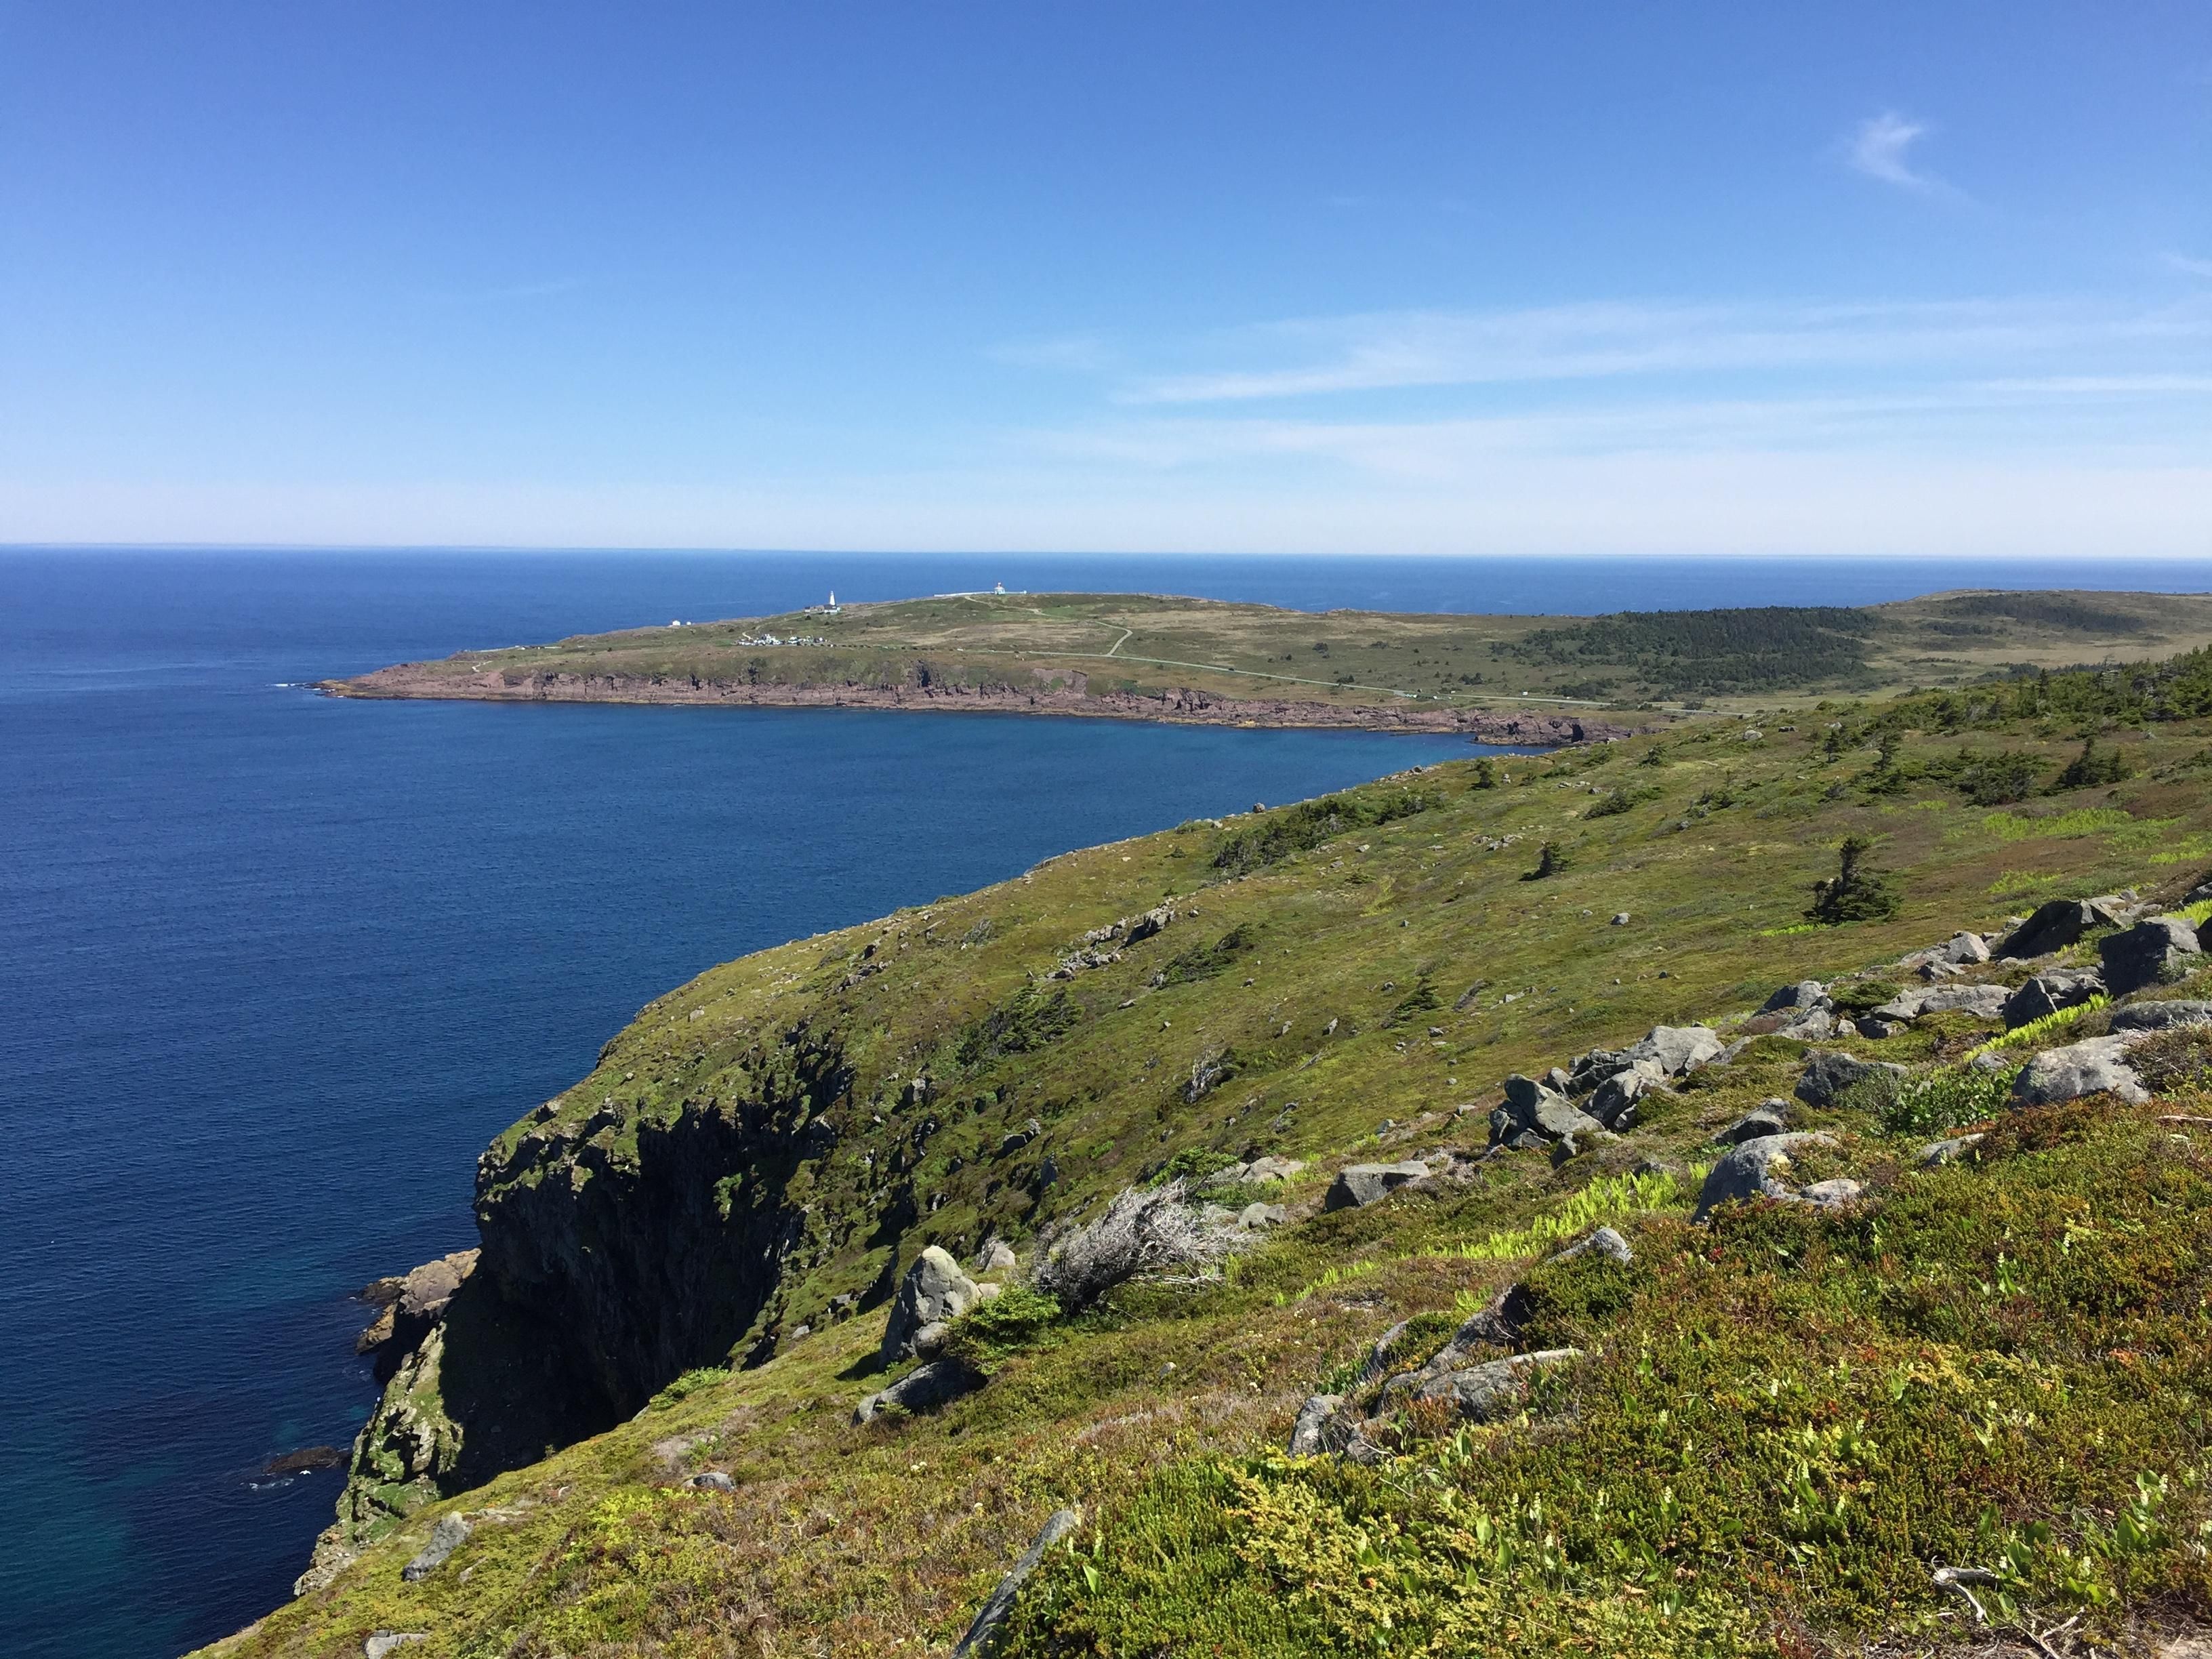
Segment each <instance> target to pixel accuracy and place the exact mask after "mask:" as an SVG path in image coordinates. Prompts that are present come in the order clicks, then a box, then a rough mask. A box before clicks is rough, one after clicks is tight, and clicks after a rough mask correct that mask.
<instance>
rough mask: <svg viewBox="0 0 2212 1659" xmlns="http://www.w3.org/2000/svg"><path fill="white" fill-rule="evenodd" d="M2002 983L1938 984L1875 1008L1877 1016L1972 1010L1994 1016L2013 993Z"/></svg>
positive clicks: (1914, 1016)
mask: <svg viewBox="0 0 2212 1659" xmlns="http://www.w3.org/2000/svg"><path fill="white" fill-rule="evenodd" d="M2011 996H2012V993H2011V992H2010V991H2008V990H2007V989H2006V988H2005V987H2003V986H2002V985H1938V986H1934V987H1930V988H1929V989H1928V990H1925V991H1906V992H1904V993H1903V994H1899V995H1898V996H1894V997H1892V998H1891V999H1890V1000H1888V1001H1887V1002H1885V1003H1883V1004H1882V1005H1881V1007H1879V1008H1877V1009H1875V1011H1874V1013H1875V1018H1877V1019H1890V1020H1907V1019H1918V1018H1921V1017H1922V1016H1923V1015H1924V1014H1972V1015H1973V1016H1974V1017H1975V1018H1977V1019H1995V1018H1997V1016H1998V1015H2000V1014H2002V1012H2004V1007H2005V1003H2006V1001H2007V1000H2008V999H2009V998H2010V997H2011Z"/></svg>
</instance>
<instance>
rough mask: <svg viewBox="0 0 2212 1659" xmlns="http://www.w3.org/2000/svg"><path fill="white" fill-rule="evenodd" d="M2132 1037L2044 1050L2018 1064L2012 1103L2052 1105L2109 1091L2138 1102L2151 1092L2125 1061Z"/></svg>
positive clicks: (2105, 1038)
mask: <svg viewBox="0 0 2212 1659" xmlns="http://www.w3.org/2000/svg"><path fill="white" fill-rule="evenodd" d="M2133 1040H2134V1039H2133V1038H2132V1037H2131V1036H2130V1035H2129V1034H2127V1033H2125V1032H2118V1033H2115V1034H2114V1035H2112V1036H2100V1037H2089V1038H2087V1039H2086V1040H2085V1041H2083V1042H2070V1043H2069V1044H2067V1045H2066V1047H2064V1048H2047V1049H2045V1051H2044V1052H2043V1053H2041V1054H2038V1055H2036V1057H2035V1058H2034V1059H2033V1060H2029V1061H2028V1062H2027V1065H2026V1066H2023V1067H2021V1073H2020V1075H2019V1076H2018V1077H2017V1078H2015V1079H2014V1080H2013V1085H2012V1100H2013V1104H2014V1105H2015V1106H2052V1105H2057V1103H2060V1102H2061V1101H2068V1100H2078V1099H2080V1098H2081V1097H2082V1096H2083V1095H2093V1094H2106V1093H2109V1094H2115V1095H2118V1097H2120V1098H2121V1099H2122V1100H2124V1101H2127V1102H2128V1103H2130V1104H2132V1105H2138V1106H2139V1105H2141V1104H2142V1103H2143V1102H2145V1101H2147V1100H2148V1099H2149V1098H2150V1091H2149V1090H2148V1089H2146V1088H2144V1087H2143V1083H2142V1079H2141V1078H2139V1077H2137V1076H2136V1073H2135V1070H2134V1068H2133V1067H2132V1066H2130V1065H2129V1064H2128V1060H2127V1054H2128V1046H2129V1044H2130V1042H2132V1041H2133Z"/></svg>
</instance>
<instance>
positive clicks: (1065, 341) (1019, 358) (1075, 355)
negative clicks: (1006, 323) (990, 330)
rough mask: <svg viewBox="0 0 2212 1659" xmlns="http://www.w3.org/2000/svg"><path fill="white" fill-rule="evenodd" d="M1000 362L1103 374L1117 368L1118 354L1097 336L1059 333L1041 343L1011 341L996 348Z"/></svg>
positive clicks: (993, 354)
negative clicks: (1115, 365) (1115, 364)
mask: <svg viewBox="0 0 2212 1659" xmlns="http://www.w3.org/2000/svg"><path fill="white" fill-rule="evenodd" d="M989 356H991V358H992V360H993V361H994V362H1001V363H1008V364H1011V365H1012V366H1013V367H1014V368H1042V369H1050V370H1054V371H1057V372H1060V373H1066V374H1104V373H1106V372H1107V371H1108V370H1109V369H1110V368H1112V367H1113V364H1114V354H1113V353H1112V352H1111V351H1110V350H1109V349H1107V346H1106V344H1105V343H1104V342H1103V341H1102V340H1100V339H1099V338H1098V337H1097V336H1096V335H1093V334H1056V335H1053V336H1051V337H1048V338H1045V339H1041V340H1008V341H1006V342H1004V343H1000V344H999V345H995V346H993V347H992V348H991V349H990V352H989Z"/></svg>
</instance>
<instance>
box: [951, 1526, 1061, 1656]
mask: <svg viewBox="0 0 2212 1659" xmlns="http://www.w3.org/2000/svg"><path fill="white" fill-rule="evenodd" d="M1082 1524H1083V1511H1082V1510H1073V1509H1068V1510H1054V1511H1053V1512H1052V1516H1051V1517H1050V1518H1049V1519H1048V1520H1047V1521H1046V1522H1045V1523H1044V1529H1043V1530H1042V1532H1040V1533H1038V1534H1037V1535H1036V1542H1035V1543H1033V1544H1031V1545H1030V1547H1029V1548H1028V1549H1026V1550H1025V1551H1024V1552H1023V1553H1022V1557H1021V1559H1019V1560H1018V1561H1016V1562H1015V1563H1014V1565H1013V1567H1012V1570H1011V1571H1008V1573H1007V1574H1006V1577H1004V1578H1001V1579H1000V1581H999V1585H998V1588H997V1589H994V1590H993V1591H992V1592H991V1594H990V1595H989V1596H988V1597H987V1598H986V1600H985V1601H984V1602H983V1605H982V1606H981V1607H980V1608H978V1609H977V1610H976V1613H975V1622H974V1623H973V1624H971V1625H969V1626H968V1633H967V1634H966V1635H965V1636H963V1637H962V1638H960V1645H959V1646H957V1647H956V1648H954V1649H953V1650H952V1659H975V1656H976V1655H979V1654H981V1653H983V1652H985V1651H987V1650H988V1649H989V1647H990V1645H991V1644H992V1643H993V1642H994V1641H995V1640H997V1639H998V1635H999V1632H1000V1628H1001V1627H1002V1626H1004V1625H1005V1624H1006V1620H1007V1617H1008V1615H1010V1614H1011V1613H1012V1612H1013V1610H1014V1602H1015V1601H1016V1600H1017V1599H1018V1597H1019V1596H1020V1595H1021V1593H1022V1586H1023V1585H1024V1583H1027V1582H1028V1580H1029V1576H1030V1574H1031V1573H1033V1572H1035V1571H1036V1570H1037V1566H1038V1564H1039V1563H1040V1562H1042V1560H1043V1559H1044V1553H1045V1552H1046V1551H1047V1550H1048V1549H1050V1548H1051V1547H1053V1546H1054V1544H1057V1543H1058V1542H1060V1540H1061V1539H1063V1538H1065V1537H1066V1536H1067V1534H1070V1533H1072V1532H1073V1531H1074V1530H1075V1529H1076V1528H1078V1527H1079V1526H1081V1525H1082Z"/></svg>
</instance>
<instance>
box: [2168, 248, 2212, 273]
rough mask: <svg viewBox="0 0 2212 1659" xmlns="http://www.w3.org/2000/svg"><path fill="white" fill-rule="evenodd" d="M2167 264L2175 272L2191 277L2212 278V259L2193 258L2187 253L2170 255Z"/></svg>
mask: <svg viewBox="0 0 2212 1659" xmlns="http://www.w3.org/2000/svg"><path fill="white" fill-rule="evenodd" d="M2166 264H2167V265H2168V266H2170V267H2171V268H2172V269H2173V270H2179V271H2180V272H2182V273H2183V274H2184V275H2185V276H2212V259H2198V258H2191V256H2190V255H2188V254H2186V253H2169V254H2167V255H2166Z"/></svg>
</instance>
